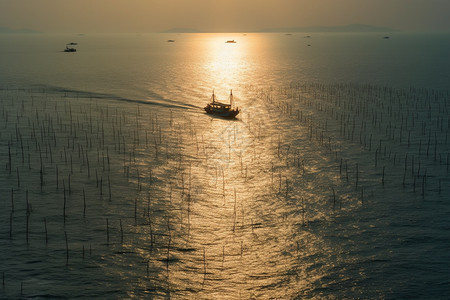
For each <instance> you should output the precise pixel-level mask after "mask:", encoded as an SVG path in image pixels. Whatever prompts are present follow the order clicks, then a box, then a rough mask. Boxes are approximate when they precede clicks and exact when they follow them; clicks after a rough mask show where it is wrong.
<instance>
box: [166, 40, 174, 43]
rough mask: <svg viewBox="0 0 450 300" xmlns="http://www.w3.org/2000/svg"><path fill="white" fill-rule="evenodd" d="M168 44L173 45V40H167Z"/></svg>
mask: <svg viewBox="0 0 450 300" xmlns="http://www.w3.org/2000/svg"><path fill="white" fill-rule="evenodd" d="M167 42H168V43H175V40H167Z"/></svg>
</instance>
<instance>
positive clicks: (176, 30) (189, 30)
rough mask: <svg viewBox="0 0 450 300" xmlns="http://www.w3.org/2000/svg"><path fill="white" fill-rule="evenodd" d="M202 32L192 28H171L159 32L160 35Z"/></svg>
mask: <svg viewBox="0 0 450 300" xmlns="http://www.w3.org/2000/svg"><path fill="white" fill-rule="evenodd" d="M200 32H203V31H199V30H197V29H192V28H171V29H168V30H165V31H161V33H200Z"/></svg>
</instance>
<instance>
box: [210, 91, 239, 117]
mask: <svg viewBox="0 0 450 300" xmlns="http://www.w3.org/2000/svg"><path fill="white" fill-rule="evenodd" d="M232 105H233V91H230V104H228V103H223V102H220V101H217V98H216V95H215V94H214V91H213V93H212V96H211V102H210V103H208V104H207V105H206V106H205V108H204V109H205V111H206V113H208V114H211V115H216V116H219V117H222V118H226V119H234V118H235V117H236V116H237V115H238V114H239V108H237V107H236V108H232Z"/></svg>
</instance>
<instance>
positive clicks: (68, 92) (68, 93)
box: [34, 85, 201, 109]
mask: <svg viewBox="0 0 450 300" xmlns="http://www.w3.org/2000/svg"><path fill="white" fill-rule="evenodd" d="M34 88H35V89H36V91H39V90H41V89H42V92H43V93H49V94H62V95H64V96H65V97H72V98H85V99H90V98H91V99H104V100H115V101H122V102H130V103H138V104H145V105H156V106H162V107H167V108H176V109H201V107H200V106H196V105H192V104H187V103H183V102H180V101H176V100H172V99H167V98H164V97H163V96H161V95H159V94H157V93H155V92H152V91H148V92H147V93H146V94H147V95H148V96H149V99H142V100H141V99H130V98H126V97H122V96H118V95H114V94H108V93H99V92H91V91H84V90H76V89H69V88H63V87H58V86H51V85H35V86H34Z"/></svg>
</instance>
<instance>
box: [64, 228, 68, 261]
mask: <svg viewBox="0 0 450 300" xmlns="http://www.w3.org/2000/svg"><path fill="white" fill-rule="evenodd" d="M64 237H65V239H66V266H68V265H69V242H68V241H67V232H66V231H64Z"/></svg>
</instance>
